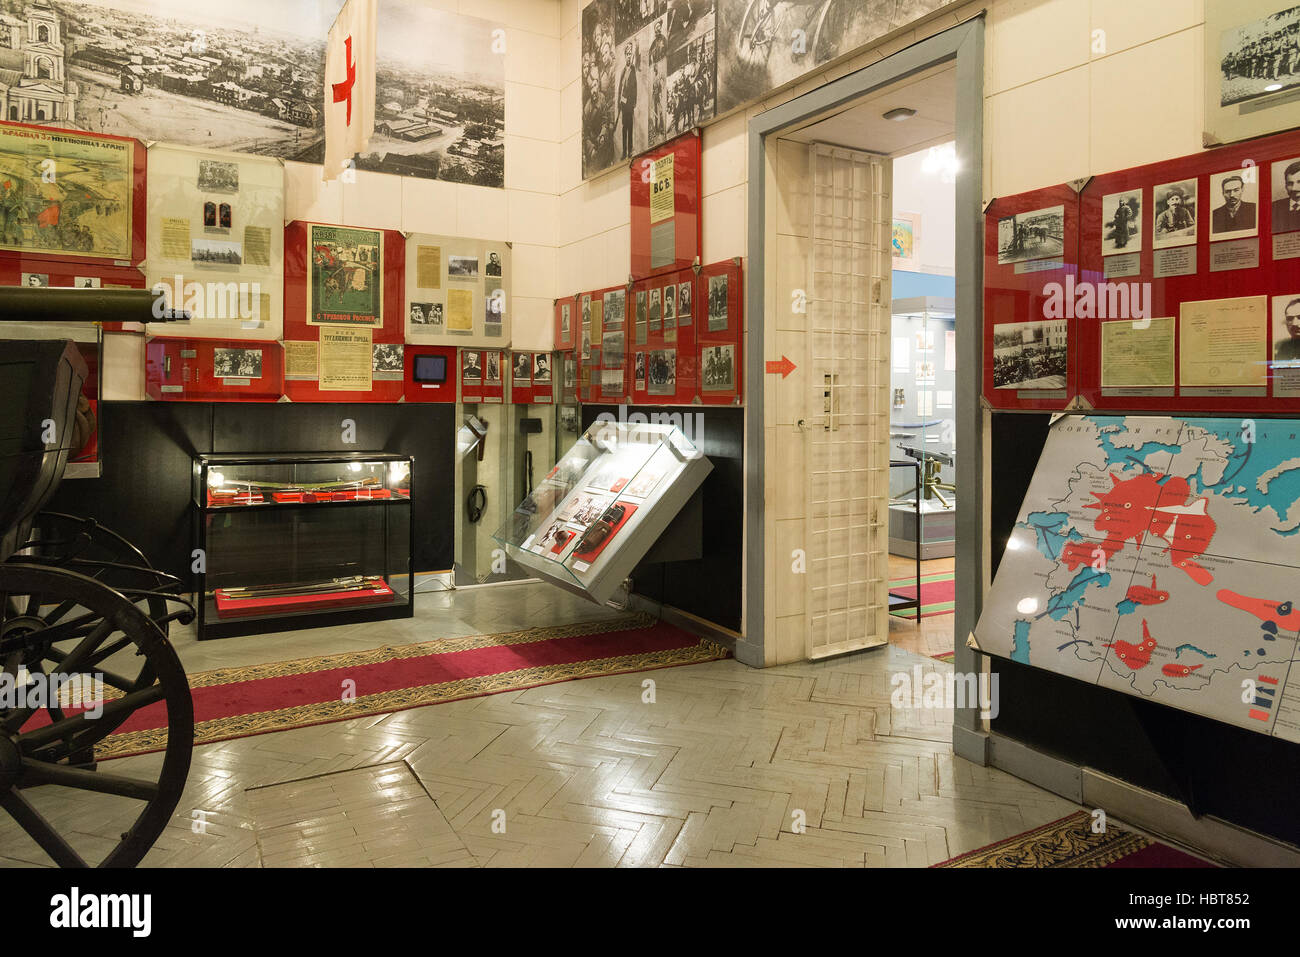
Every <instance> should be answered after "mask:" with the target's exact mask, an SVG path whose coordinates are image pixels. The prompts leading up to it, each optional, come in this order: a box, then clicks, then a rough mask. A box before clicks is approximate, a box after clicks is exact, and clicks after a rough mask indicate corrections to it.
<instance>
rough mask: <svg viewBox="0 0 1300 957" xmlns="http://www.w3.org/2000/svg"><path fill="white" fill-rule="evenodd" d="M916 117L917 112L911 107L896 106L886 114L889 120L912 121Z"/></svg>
mask: <svg viewBox="0 0 1300 957" xmlns="http://www.w3.org/2000/svg"><path fill="white" fill-rule="evenodd" d="M914 116H916V110H914V109H912V108H911V107H910V106H896V107H894V108H893V109H892V110H889V111H887V112H886V113H885V114H884V117H885V119H887V120H910V119H911V118H912V117H914Z"/></svg>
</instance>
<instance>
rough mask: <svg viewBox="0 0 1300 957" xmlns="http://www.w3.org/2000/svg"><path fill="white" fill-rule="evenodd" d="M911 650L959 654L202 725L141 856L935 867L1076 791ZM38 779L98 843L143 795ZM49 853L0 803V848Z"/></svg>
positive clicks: (600, 682) (146, 758) (8, 856)
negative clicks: (975, 757)
mask: <svg viewBox="0 0 1300 957" xmlns="http://www.w3.org/2000/svg"><path fill="white" fill-rule="evenodd" d="M518 587H521V588H532V587H540V588H545V587H546V586H518ZM476 594H477V593H476ZM475 600H476V601H478V602H480V603H481V602H482V601H483V600H482V599H481V598H476V599H475ZM417 620H418V619H417ZM927 620H932V619H927ZM426 640H427V638H426ZM209 644H212V645H216V644H219V643H216V642H213V643H209ZM915 665H920V666H921V668H922V671H923V673H928V672H930V671H939V672H944V671H946V670H948V669H949V668H950V667H951V666H949V665H945V664H941V663H939V662H935V661H932V660H930V659H929V658H928V657H925V656H922V655H917V654H913V653H911V652H909V651H907V650H905V649H903V648H900V647H897V646H895V647H887V648H881V649H877V650H874V651H871V652H865V653H862V654H859V655H855V656H849V657H845V658H840V659H832V660H829V661H825V662H819V663H816V664H797V665H787V666H782V667H778V668H771V669H767V670H762V671H758V670H753V669H750V668H747V667H746V666H744V665H742V664H739V663H738V662H736V661H734V660H726V661H718V662H710V663H708V664H701V665H692V666H687V667H681V668H670V669H665V670H662V671H655V672H647V673H641V674H632V675H620V676H613V677H604V678H594V679H590V680H583V681H570V682H565V683H562V684H557V685H549V686H546V687H541V688H532V689H529V690H526V691H520V692H509V693H505V694H500V695H493V696H491V697H486V698H476V699H471V700H466V701H458V702H451V703H448V704H441V705H434V706H430V707H426V708H418V709H413V710H410V711H403V712H398V713H395V714H388V715H378V716H373V717H369V718H363V719H358V720H353V721H346V722H340V723H336V724H330V725H322V726H318V727H312V728H302V729H297V730H293V731H283V732H277V733H273V734H266V735H260V736H257V737H251V738H243V739H240V740H235V741H227V742H221V743H217V744H211V745H204V746H201V747H199V748H196V749H195V751H194V760H193V765H192V768H191V770H190V775H189V780H188V783H187V786H186V789H185V794H184V796H183V797H182V800H181V803H180V805H179V806H178V807H177V809H176V812H175V814H174V816H173V819H172V821H171V824H170V825H169V826H168V828H167V830H166V832H165V833H164V834H163V836H162V837H161V838H160V839H159V841H158V842H157V844H156V845H155V846H154V848H153V850H152V851H151V852H150V854H149V856H148V857H147V858H146V859H145V865H146V866H155V867H168V866H200V867H256V866H360V867H370V866H376V867H378V866H488V867H517V866H563V867H568V866H575V867H608V866H615V865H617V866H709V867H749V866H773V865H776V866H833V867H863V866H867V867H876V866H925V865H928V864H932V863H935V862H938V861H941V860H944V859H946V858H948V857H952V856H954V855H956V854H960V853H963V852H965V851H969V850H973V849H975V848H977V847H980V846H983V845H985V844H989V843H991V842H993V841H997V840H1000V839H1002V838H1005V837H1009V836H1011V835H1013V834H1016V833H1019V832H1021V831H1024V830H1027V829H1029V828H1031V827H1035V826H1037V825H1039V824H1043V823H1046V822H1048V821H1051V820H1054V819H1056V818H1059V817H1061V816H1063V815H1065V814H1067V813H1069V812H1070V811H1072V810H1075V806H1074V805H1073V804H1071V803H1069V802H1067V801H1065V800H1063V799H1061V798H1058V797H1056V796H1055V795H1052V794H1050V793H1048V792H1046V791H1042V790H1040V789H1038V788H1036V787H1034V786H1032V785H1029V784H1026V783H1025V782H1022V781H1020V780H1018V779H1016V778H1013V777H1011V776H1010V775H1008V774H1005V773H1003V772H1001V771H997V770H993V769H989V768H982V767H978V766H975V765H973V764H970V763H968V762H966V761H964V760H962V759H960V758H955V757H954V756H953V754H952V750H951V747H950V743H949V742H950V736H951V730H950V728H951V721H952V715H951V712H950V711H947V710H924V709H920V710H916V709H912V708H910V707H909V708H895V707H893V706H891V702H890V696H891V693H892V692H893V690H894V685H893V684H892V676H893V675H895V674H905V675H908V676H909V678H910V677H911V676H912V670H913V667H914V666H915ZM647 681H650V682H653V685H652V686H646V685H644V682H647ZM651 691H652V692H653V694H650V692H651ZM159 762H160V757H159V756H156V755H143V756H140V757H134V758H124V759H121V760H117V761H111V762H106V763H105V764H104V766H103V767H104V769H105V770H108V771H112V772H114V773H122V774H132V775H144V774H146V773H147V772H148V771H150V770H153V769H155V768H156V767H157V766H158V764H159ZM24 794H25V795H27V796H28V797H29V799H30V800H32V802H33V803H34V804H36V805H37V807H38V809H40V810H41V811H42V813H44V814H45V815H46V816H47V817H48V818H49V819H51V820H52V821H53V822H54V823H55V825H56V827H58V828H59V830H60V833H63V834H64V835H65V836H69V838H70V840H71V841H72V843H73V844H74V846H75V847H77V849H78V850H80V851H83V853H85V854H92V853H94V851H95V850H96V849H106V848H107V847H108V846H110V845H111V841H112V838H113V836H114V835H116V834H119V833H121V831H122V830H123V828H124V827H125V825H126V823H127V822H129V821H130V819H131V818H132V817H133V816H134V813H136V812H137V811H138V807H139V805H136V804H133V803H132V802H129V801H127V800H126V799H121V798H113V797H107V796H103V795H83V794H80V793H77V792H70V791H67V790H65V789H61V788H50V787H44V788H35V789H29V790H27V791H24ZM48 863H49V862H48V860H47V859H46V858H45V857H44V855H43V854H42V852H40V851H39V849H37V848H36V846H35V844H33V843H32V842H31V840H30V839H29V838H27V836H26V835H25V834H23V833H22V832H21V831H19V830H18V829H17V828H16V827H15V826H14V825H13V823H12V822H11V821H9V819H8V817H7V816H6V815H2V814H0V865H4V866H22V865H29V866H30V865H42V864H48Z"/></svg>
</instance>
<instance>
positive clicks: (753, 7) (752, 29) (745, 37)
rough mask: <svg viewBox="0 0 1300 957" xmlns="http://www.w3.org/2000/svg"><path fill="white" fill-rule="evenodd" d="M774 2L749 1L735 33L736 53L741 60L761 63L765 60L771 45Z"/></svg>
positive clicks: (767, 0)
mask: <svg viewBox="0 0 1300 957" xmlns="http://www.w3.org/2000/svg"><path fill="white" fill-rule="evenodd" d="M775 3H776V0H749V3H748V4H747V5H746V7H745V13H744V15H743V16H742V17H741V18H740V29H739V30H737V31H736V52H737V53H739V54H740V57H741V59H743V60H749V61H762V60H766V59H767V54H768V49H769V48H770V47H771V44H772V21H773V18H774V16H775V14H774V13H773V10H772V6H773V4H775Z"/></svg>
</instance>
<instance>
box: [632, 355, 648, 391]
mask: <svg viewBox="0 0 1300 957" xmlns="http://www.w3.org/2000/svg"><path fill="white" fill-rule="evenodd" d="M634 368H635V374H634V376H633V377H634V378H635V379H636V381H637V382H639V383H640V384H641V385H643V386H644V385H645V353H644V352H638V353H637V354H636V365H635V367H634Z"/></svg>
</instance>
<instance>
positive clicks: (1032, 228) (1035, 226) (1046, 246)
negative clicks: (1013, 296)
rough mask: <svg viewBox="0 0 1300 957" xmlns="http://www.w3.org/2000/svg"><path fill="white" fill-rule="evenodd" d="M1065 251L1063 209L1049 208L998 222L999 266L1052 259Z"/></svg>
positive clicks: (1016, 215) (1005, 217)
mask: <svg viewBox="0 0 1300 957" xmlns="http://www.w3.org/2000/svg"><path fill="white" fill-rule="evenodd" d="M1064 251H1065V207H1064V206H1048V207H1046V208H1044V209H1034V210H1030V211H1029V212H1027V213H1015V214H1013V215H1011V216H1004V217H1002V218H1001V219H999V220H998V265H999V266H1006V265H1009V264H1011V263H1021V262H1028V261H1029V260H1031V259H1051V258H1053V257H1055V256H1059V255H1061V254H1062V253H1063V252H1064Z"/></svg>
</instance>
